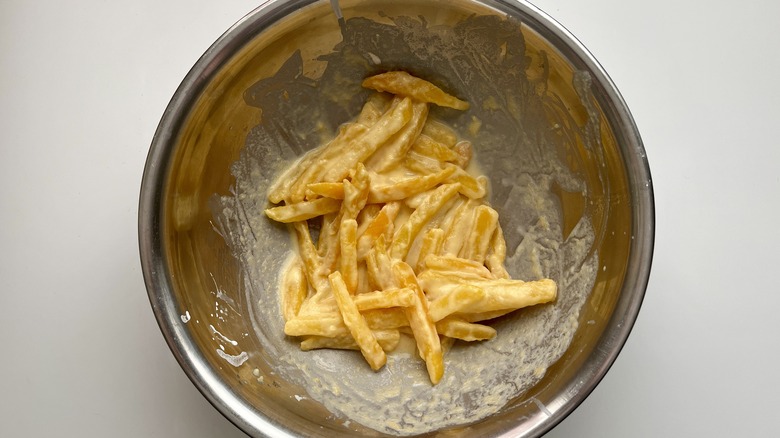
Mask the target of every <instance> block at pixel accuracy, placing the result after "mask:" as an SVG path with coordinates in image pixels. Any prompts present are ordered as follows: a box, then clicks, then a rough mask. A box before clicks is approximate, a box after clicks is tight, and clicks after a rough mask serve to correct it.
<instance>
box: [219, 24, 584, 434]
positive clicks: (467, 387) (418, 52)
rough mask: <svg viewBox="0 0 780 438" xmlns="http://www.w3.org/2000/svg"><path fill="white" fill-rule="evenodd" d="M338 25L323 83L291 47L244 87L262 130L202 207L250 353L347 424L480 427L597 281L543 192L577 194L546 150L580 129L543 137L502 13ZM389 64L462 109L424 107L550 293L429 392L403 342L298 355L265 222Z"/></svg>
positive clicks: (568, 333) (279, 232)
mask: <svg viewBox="0 0 780 438" xmlns="http://www.w3.org/2000/svg"><path fill="white" fill-rule="evenodd" d="M343 32H344V40H343V42H342V43H340V44H339V45H337V46H336V47H335V48H334V50H333V52H332V53H331V54H329V55H326V56H324V57H322V59H321V60H324V61H326V62H327V63H328V65H327V68H326V69H325V70H324V72H323V74H322V77H320V78H306V77H305V76H303V75H302V72H303V71H304V69H303V59H302V58H301V56H300V54H299V53H296V54H295V55H293V56H292V57H291V58H290V59H289V60H288V61H287V63H286V64H285V65H284V66H283V67H282V68H281V69H280V70H279V72H278V73H277V75H276V76H274V77H272V78H265V79H262V80H260V81H258V83H257V84H255V85H254V86H253V87H251V88H250V89H248V90H247V91H246V93H245V99H246V102H247V103H248V104H250V105H253V106H257V107H259V108H261V109H262V115H263V121H262V123H261V124H260V125H258V126H257V127H256V128H254V129H253V130H252V131H251V133H250V134H249V136H248V137H247V141H246V145H245V148H244V150H243V152H242V155H241V158H240V159H239V161H237V162H236V163H234V165H233V167H232V172H233V175H234V176H235V178H236V182H235V185H234V187H233V193H232V194H231V195H230V196H224V197H220V198H217V199H215V200H214V203H213V208H214V212H215V222H216V223H217V224H218V226H219V228H220V233H221V234H222V235H223V236H224V237H225V239H226V241H227V243H228V245H229V246H230V248H231V249H232V251H233V253H234V255H235V257H236V258H237V260H238V261H239V263H240V266H241V268H242V271H243V274H244V277H245V278H244V287H245V293H246V296H247V299H246V302H247V303H249V306H250V308H249V309H248V313H249V315H250V317H251V318H252V323H253V327H254V329H255V332H256V333H255V335H256V337H257V339H258V341H259V344H260V345H262V346H263V351H262V354H263V355H265V356H266V360H268V361H269V363H273V364H274V369H275V372H276V373H277V374H278V376H280V377H282V378H284V379H287V380H289V381H291V382H294V383H295V384H297V385H300V386H301V387H303V388H306V390H307V391H308V394H307V395H306V396H307V397H310V398H312V399H313V400H316V401H318V402H319V403H321V404H322V405H323V406H325V407H326V408H327V409H328V410H330V411H331V412H333V413H334V414H336V415H338V416H341V417H343V420H345V421H343V422H342V424H346V425H347V426H345V427H351V426H349V425H350V424H351V423H352V422H354V423H359V424H361V425H363V426H366V427H369V428H372V429H375V430H377V431H380V432H384V433H389V434H394V435H411V434H419V433H425V432H429V431H433V430H438V429H441V428H446V427H451V426H456V425H463V424H468V423H472V422H475V421H479V420H481V419H484V418H485V417H487V416H489V415H491V414H494V413H496V412H498V411H499V410H500V409H501V408H502V407H503V406H505V405H506V404H507V403H508V402H509V401H511V400H513V399H514V398H516V397H518V396H520V395H522V394H523V393H525V392H526V391H527V390H528V389H530V388H531V387H533V385H534V384H536V383H537V382H538V381H539V380H540V379H541V378H542V377H543V376H544V374H545V372H546V370H547V368H548V367H549V366H550V365H552V364H553V363H554V362H555V361H556V360H558V358H560V357H561V355H562V354H563V353H564V352H565V351H566V348H567V347H568V345H569V343H570V342H571V339H572V336H573V334H574V332H575V331H576V329H577V326H578V318H579V311H580V308H581V307H582V305H583V303H584V302H585V300H586V298H587V296H588V293H589V291H590V290H591V288H592V286H593V282H594V280H595V276H596V273H597V270H598V266H599V265H598V254H596V253H594V252H593V250H592V248H593V243H594V240H595V238H596V237H595V234H594V229H593V226H592V225H591V221H590V219H589V215H588V214H583V215H582V216H581V217H580V219H579V221H577V222H576V225H574V226H573V228H572V229H571V230H565V231H566V232H565V231H564V229H563V225H562V222H563V220H562V210H561V205H560V199H559V198H558V197H557V196H556V195H555V190H556V189H558V190H560V189H563V190H565V191H567V192H573V193H583V194H584V193H586V191H587V188H586V186H585V184H584V182H583V181H582V180H581V179H580V178H578V176H577V175H575V174H573V173H572V172H571V171H570V170H568V167H567V166H565V165H564V164H563V163H562V162H561V158H560V156H559V155H558V153H559V152H558V151H560V150H561V149H565V148H562V147H561V144H560V142H563V141H567V140H566V139H570V138H573V137H576V136H579V135H582V133H581V132H578V131H577V128H576V127H570V128H569V129H571V130H572V131H570V132H567V133H566V134H567V135H558V134H559V133H560V129H563V128H560V127H558V128H556V129H557V130H558V131H556V130H555V129H551V128H550V123H549V121H548V120H547V119H546V118H545V103H544V102H545V100H544V96H543V95H540V94H539V91H538V90H539V88H538V87H536V86H535V85H534V84H532V83H531V82H530V81H529V80H528V78H527V77H526V76H525V75H524V74H523V72H524V71H525V70H526V68H527V67H528V66H527V62H528V61H527V59H526V56H525V42H524V40H523V37H522V35H521V34H520V31H519V24H517V23H515V22H512V21H511V20H505V19H501V18H498V17H480V16H474V17H470V18H468V19H466V20H464V21H462V22H460V23H458V24H457V25H456V26H454V27H440V26H431V27H429V26H427V25H426V24H425V23H424V22H421V21H420V20H418V19H412V18H407V17H398V18H395V19H393V22H392V23H377V22H374V21H371V20H367V19H362V18H353V19H349V20H347V21H346V23H345V26H344V28H343ZM369 35H370V36H371V38H368V37H367V36H369ZM377 63H379V64H378V65H377ZM392 69H406V70H410V71H411V72H413V73H414V74H416V75H418V76H421V77H424V78H426V79H428V80H431V81H432V82H435V83H437V84H439V85H441V86H442V87H443V88H445V89H448V90H457V94H458V95H459V97H461V98H464V99H465V100H467V101H469V102H471V103H472V109H471V110H469V111H468V112H467V113H465V114H463V115H459V114H453V113H451V112H448V111H447V110H437V111H432V114H433V115H434V116H435V117H439V118H440V119H442V120H445V121H447V122H448V123H450V124H452V125H454V126H456V127H457V128H458V130H459V131H460V133H461V135H462V136H464V137H465V138H468V139H469V140H470V141H472V142H473V144H474V146H475V149H476V154H477V157H478V159H479V161H480V165H481V167H482V169H484V170H485V171H486V173H487V174H488V176H489V178H490V184H491V204H492V206H493V207H494V208H495V209H496V210H497V211H498V212H499V215H500V218H501V225H502V227H503V229H504V234H505V237H506V239H507V245H508V258H507V262H506V264H507V269H508V270H509V272H510V274H511V275H512V277H513V278H520V279H528V280H531V279H539V278H544V277H549V278H553V279H554V280H555V281H556V282H557V283H558V285H559V293H558V299H557V300H556V301H555V302H554V303H553V304H551V305H542V306H538V307H534V308H529V309H524V310H522V311H519V312H515V313H514V314H511V315H509V316H506V317H503V318H500V319H498V320H496V321H495V322H494V323H493V324H492V325H493V326H494V327H495V328H496V329H497V331H498V336H497V337H496V338H494V339H493V340H491V341H486V342H482V343H477V344H468V345H467V344H465V343H463V344H461V343H456V344H455V345H454V346H453V347H452V348H451V350H450V351H449V352H448V353H447V355H446V356H445V369H446V372H445V374H444V378H443V379H442V381H441V382H440V383H439V384H438V385H436V386H432V385H431V384H430V383H429V381H428V377H427V374H426V371H425V368H424V365H421V362H420V361H419V360H418V359H417V358H415V357H413V355H414V350H413V349H411V350H409V351H404V349H401V351H399V352H397V353H394V354H391V355H390V356H389V357H388V363H387V365H386V366H385V367H384V368H383V369H382V370H380V371H379V372H376V373H375V372H373V371H371V370H370V368H369V367H368V366H367V365H366V364H365V362H364V361H363V360H362V358H361V357H360V354H359V353H356V352H345V351H333V350H320V351H308V352H304V351H300V349H299V348H298V345H297V344H296V343H295V342H293V341H292V340H290V339H288V338H286V337H285V336H284V332H283V327H284V321H283V318H282V316H281V312H280V305H279V295H278V286H277V282H278V277H279V273H280V272H281V269H282V266H283V264H284V263H285V260H286V259H287V256H288V255H289V253H290V251H292V250H293V244H292V242H290V240H289V237H288V234H287V231H286V229H285V228H284V227H282V226H279V225H278V224H275V223H273V222H272V221H270V220H269V219H267V218H266V217H265V215H264V214H263V210H264V209H265V208H266V207H267V200H266V191H267V188H268V186H269V184H270V182H271V181H273V180H274V179H275V177H276V175H277V174H278V173H279V172H280V171H282V170H283V169H284V168H285V167H286V166H288V165H289V164H291V162H292V161H293V160H295V159H296V158H297V157H299V156H300V155H301V154H302V153H304V152H305V151H307V150H310V149H312V148H313V147H315V146H317V145H318V144H320V142H321V141H322V137H323V133H331V134H332V133H333V132H335V129H336V127H337V126H338V125H339V124H340V123H344V122H346V121H348V120H349V119H351V118H352V117H354V115H356V114H357V111H358V109H359V105H360V103H361V102H362V101H363V100H364V99H365V95H366V92H365V91H364V90H362V89H361V88H360V81H361V80H362V78H363V77H365V76H368V75H370V74H372V73H376V72H379V71H383V70H392ZM474 120H478V121H479V126H478V129H474V128H473V127H474V125H473V123H474ZM470 127H471V128H472V129H469V128H470ZM586 213H587V212H586ZM345 376H349V378H345ZM540 409H542V408H541V407H540ZM545 409H546V408H545Z"/></svg>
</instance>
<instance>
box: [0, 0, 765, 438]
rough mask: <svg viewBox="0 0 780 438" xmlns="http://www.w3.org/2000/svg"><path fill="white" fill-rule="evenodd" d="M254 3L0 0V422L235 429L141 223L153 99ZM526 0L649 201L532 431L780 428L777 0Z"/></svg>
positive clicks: (141, 432)
mask: <svg viewBox="0 0 780 438" xmlns="http://www.w3.org/2000/svg"><path fill="white" fill-rule="evenodd" d="M255 4H256V2H254V3H253V2H248V1H239V0H222V1H212V2H206V1H183V0H163V1H151V0H137V1H133V2H108V1H97V0H80V1H70V2H60V1H52V0H42V1H35V2H32V1H27V0H0V311H1V312H2V316H0V348H2V350H3V352H2V355H1V356H2V358H0V436H2V437H17V436H32V437H43V436H46V437H48V436H74V437H75V436H78V437H82V436H87V437H109V436H110V437H187V438H198V437H214V436H219V437H240V436H243V434H242V432H240V431H239V430H238V429H236V428H235V427H234V426H233V425H232V424H230V423H229V422H228V421H227V420H225V419H224V418H223V417H222V416H221V415H220V414H219V413H218V412H217V411H216V410H214V409H213V408H212V407H211V406H210V405H209V404H208V403H207V402H206V400H205V399H204V398H203V397H202V396H201V395H200V394H199V393H198V392H197V391H196V389H195V388H194V387H193V386H192V385H191V384H190V382H189V380H188V379H187V378H186V376H185V375H184V373H183V372H182V371H181V369H180V368H179V366H178V364H177V363H176V361H175V360H174V358H173V356H172V355H171V353H170V352H169V350H168V348H167V346H166V345H165V342H164V341H163V337H162V335H161V334H160V331H159V330H158V328H157V325H156V323H155V321H154V317H153V315H152V311H151V308H150V306H149V302H148V300H147V296H146V291H145V288H144V284H143V281H142V276H141V270H140V263H139V256H138V245H137V231H136V230H137V227H136V224H137V200H138V193H139V186H140V179H141V173H142V169H143V165H144V160H145V158H146V153H147V150H148V147H149V144H150V141H151V138H152V135H153V133H154V130H155V128H156V126H157V123H158V121H159V120H160V117H161V115H162V112H163V110H164V109H165V107H166V105H167V103H168V100H169V99H170V97H171V95H172V94H173V92H174V90H175V89H176V87H177V86H178V84H179V82H180V81H181V80H182V79H183V77H184V75H185V74H186V73H187V71H188V70H189V68H190V67H191V66H192V65H193V63H194V62H195V61H196V60H197V58H198V57H199V56H200V55H201V54H202V53H203V52H204V51H205V50H206V49H207V48H208V47H209V45H210V44H211V43H212V42H213V41H214V40H215V39H216V38H217V37H218V36H219V35H220V34H221V33H222V32H223V31H225V30H226V29H227V28H228V27H229V26H230V25H231V24H233V23H234V22H235V21H236V20H238V19H239V18H241V17H242V16H243V15H244V14H245V13H247V12H249V11H250V10H251V9H252V8H253V7H254V6H255ZM536 4H537V5H538V6H539V7H541V8H542V9H543V10H545V11H547V12H548V13H550V14H551V15H552V16H554V17H555V18H556V19H557V20H558V21H560V22H561V23H562V24H563V25H564V26H566V27H567V28H568V29H569V30H570V31H572V32H573V33H574V34H575V35H576V36H577V37H578V38H579V39H580V40H581V41H582V42H583V43H584V44H585V45H586V46H587V47H588V48H589V49H590V50H591V51H592V52H593V53H594V54H595V56H596V57H597V58H598V59H599V60H600V62H601V63H602V65H603V66H604V67H605V68H606V70H607V71H608V72H609V73H610V75H611V77H612V78H613V80H614V81H615V83H616V84H617V85H618V87H619V89H620V90H621V92H622V94H623V96H624V98H625V100H626V101H627V103H628V105H629V107H630V108H631V110H632V112H633V115H634V117H635V119H636V121H637V124H638V126H639V129H640V131H641V133H642V136H643V139H644V142H645V146H646V149H647V154H648V157H649V160H650V165H651V169H652V173H653V183H654V186H655V193H656V207H657V217H656V220H657V239H656V251H655V261H654V264H653V271H652V275H651V279H650V286H649V288H648V290H647V295H646V298H645V301H644V305H643V307H642V311H641V313H640V315H639V319H638V321H637V323H636V326H635V327H634V330H633V332H632V334H631V337H630V338H629V340H628V343H627V345H626V346H625V348H624V349H623V352H622V353H621V355H620V356H619V357H618V359H617V362H616V363H615V365H614V366H613V367H612V369H611V370H610V372H609V373H608V374H607V376H606V378H605V379H604V380H603V381H602V383H601V384H600V385H599V386H598V387H597V388H596V390H595V391H594V392H593V394H592V395H591V396H590V397H589V398H588V399H587V400H586V401H585V402H584V403H583V404H582V405H581V407H580V408H579V409H577V410H576V411H575V412H574V413H573V414H572V415H571V416H570V417H569V418H567V419H566V420H565V421H564V422H563V423H561V425H560V426H559V427H557V428H556V429H555V430H554V431H552V432H551V433H550V434H549V435H548V436H550V437H568V436H577V437H627V436H630V437H662V436H770V435H774V434H776V427H775V423H774V420H775V415H777V414H776V412H775V410H776V408H777V407H779V406H780V396H779V395H778V394H780V377H778V376H780V373H778V372H777V371H776V367H777V364H778V362H780V353H779V352H780V348H778V347H779V345H778V344H779V342H778V335H777V333H779V332H780V322H778V321H780V319H778V317H777V315H778V309H780V290H778V289H780V288H778V281H777V275H778V271H780V255H778V246H780V233H779V232H778V229H779V228H778V224H779V223H780V173H778V166H780V142H779V141H778V138H779V136H778V126H779V125H780V79H779V77H780V75H779V74H778V71H780V34H779V33H778V31H777V17H778V16H780V2H776V1H774V0H762V1H749V2H725V1H716V2H712V1H704V0H682V1H671V0H662V1H654V2H639V1H619V0H591V1H575V0H538V1H537V2H536Z"/></svg>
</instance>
